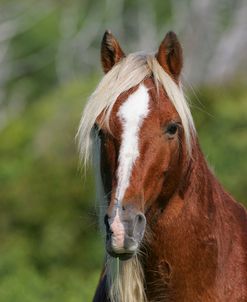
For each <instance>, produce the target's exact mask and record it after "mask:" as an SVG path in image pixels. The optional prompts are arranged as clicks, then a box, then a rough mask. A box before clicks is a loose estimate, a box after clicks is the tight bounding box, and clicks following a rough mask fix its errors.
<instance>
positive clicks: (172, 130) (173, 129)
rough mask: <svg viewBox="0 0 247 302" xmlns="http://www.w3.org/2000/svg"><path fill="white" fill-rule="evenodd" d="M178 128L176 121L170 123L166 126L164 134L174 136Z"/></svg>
mask: <svg viewBox="0 0 247 302" xmlns="http://www.w3.org/2000/svg"><path fill="white" fill-rule="evenodd" d="M177 130H178V125H177V124H176V123H170V124H168V125H167V127H166V131H165V132H166V134H168V135H169V136H174V135H175V134H176V132H177Z"/></svg>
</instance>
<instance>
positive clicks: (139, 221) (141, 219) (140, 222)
mask: <svg viewBox="0 0 247 302" xmlns="http://www.w3.org/2000/svg"><path fill="white" fill-rule="evenodd" d="M135 221H136V225H137V227H138V228H139V229H142V228H144V227H145V225H146V218H145V216H144V215H143V214H142V213H139V214H137V215H136V217H135Z"/></svg>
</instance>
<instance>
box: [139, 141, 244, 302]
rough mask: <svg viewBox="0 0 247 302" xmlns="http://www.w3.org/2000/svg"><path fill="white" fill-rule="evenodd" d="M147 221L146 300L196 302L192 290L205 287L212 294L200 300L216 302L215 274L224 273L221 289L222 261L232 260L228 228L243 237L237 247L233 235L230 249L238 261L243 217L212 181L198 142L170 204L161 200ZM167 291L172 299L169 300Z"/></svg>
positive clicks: (151, 211) (216, 182) (213, 177)
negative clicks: (165, 298) (233, 245)
mask: <svg viewBox="0 0 247 302" xmlns="http://www.w3.org/2000/svg"><path fill="white" fill-rule="evenodd" d="M230 221H231V223H229V222H230ZM239 221H242V223H241V224H240V222H239ZM244 221H245V222H244ZM147 223H148V225H149V228H150V229H149V230H148V231H147V236H146V251H147V252H146V253H145V249H144V255H145V257H144V258H143V263H144V271H145V279H146V285H147V295H148V298H149V300H150V301H152V299H154V298H155V297H157V295H156V294H157V291H160V297H167V300H168V301H169V298H170V297H173V300H174V301H182V300H183V301H184V299H185V297H186V299H187V300H186V299H185V300H186V301H196V300H197V299H194V298H195V297H196V295H197V293H195V291H196V292H197V291H198V292H200V291H201V292H203V293H204V292H205V289H207V288H211V289H212V290H210V291H209V292H208V293H206V295H208V296H207V299H206V298H205V299H204V300H205V301H216V300H217V299H216V298H215V295H216V293H215V291H214V288H215V286H216V285H215V278H216V275H217V276H218V275H219V274H221V273H222V274H223V275H222V278H221V279H222V280H223V281H222V282H223V283H222V284H221V288H224V282H225V283H227V282H228V281H227V280H225V279H224V274H225V275H226V276H227V274H226V271H227V270H228V272H229V271H230V270H229V267H228V268H226V267H227V266H225V264H224V263H227V262H228V261H229V259H230V257H232V254H231V253H232V250H233V247H232V237H231V232H233V229H234V232H235V233H238V234H241V235H243V237H242V239H241V236H239V238H240V239H239V240H238V242H237V243H236V237H235V239H234V240H235V245H237V246H238V247H241V248H239V249H238V251H237V252H236V250H235V251H234V253H235V254H237V258H236V259H240V260H239V261H240V263H242V262H243V261H244V260H243V259H244V258H243V253H244V252H243V251H245V249H246V247H247V240H245V246H244V244H243V243H242V241H243V238H244V231H243V230H246V226H247V219H246V214H245V212H244V210H243V208H242V207H241V206H239V205H237V204H236V203H235V202H234V201H233V200H232V198H231V197H230V196H229V195H228V194H227V193H226V192H225V191H224V190H223V188H222V187H221V185H220V184H219V182H218V181H217V180H216V178H215V176H214V175H213V173H212V172H211V171H210V169H209V168H208V165H207V163H206V161H205V159H204V156H203V154H202V152H201V150H200V148H199V146H198V144H196V145H195V146H194V150H193V160H191V161H190V162H189V163H188V165H187V169H186V170H185V173H184V175H183V177H182V180H181V183H180V185H179V189H178V190H177V191H176V192H175V193H174V194H173V196H172V197H171V198H170V200H168V201H167V200H165V201H164V205H163V207H162V206H161V203H160V202H159V203H157V204H156V205H155V204H154V205H153V207H152V209H151V210H150V211H149V213H148V215H147ZM242 232H243V234H242ZM244 248H245V249H244ZM230 255H231V256H230ZM219 259H220V262H219ZM236 259H235V261H237V260H236ZM241 261H242V262H241ZM221 262H222V264H220V263H221ZM243 263H244V262H243ZM219 266H220V269H219V271H217V270H218V268H219ZM240 277H241V278H242V275H240ZM239 282H240V283H241V280H240V281H239ZM170 292H172V293H174V295H175V296H174V295H172V296H170V294H169V293H170ZM175 293H176V294H175ZM174 297H175V298H174ZM192 297H193V298H192ZM198 297H199V296H198ZM199 300H200V301H202V300H203V298H201V299H199V298H198V300H197V301H199ZM204 300H203V301H204ZM155 301H156V300H155ZM217 301H218V300H217Z"/></svg>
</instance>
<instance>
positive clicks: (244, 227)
mask: <svg viewBox="0 0 247 302" xmlns="http://www.w3.org/2000/svg"><path fill="white" fill-rule="evenodd" d="M167 39H168V40H167ZM174 39H175V38H174V36H173V35H172V34H169V36H168V38H165V40H164V41H163V42H162V44H161V46H160V49H159V52H158V54H157V58H158V61H159V62H160V64H161V66H162V67H163V68H164V69H165V70H166V71H167V72H169V73H170V74H172V75H173V77H174V79H175V80H176V79H178V77H179V74H180V71H181V67H182V57H181V49H180V46H179V47H178V48H177V50H173V51H172V52H171V51H170V49H171V46H170V45H171V43H173V42H174V41H175V45H178V42H177V40H174ZM167 45H169V46H167ZM164 47H165V48H167V47H168V50H167V51H166V50H165V48H164ZM172 49H173V48H172ZM162 53H163V54H165V57H164V56H163V55H162ZM167 54H168V55H169V54H171V56H172V57H170V58H169V59H167ZM164 60H165V61H164ZM144 84H145V85H146V86H147V87H148V88H149V95H150V108H151V110H150V111H151V112H152V114H150V115H149V116H148V117H147V118H146V119H145V121H144V122H143V126H142V128H141V132H140V142H139V144H140V146H139V149H140V156H139V157H138V159H137V160H136V162H135V166H134V169H133V171H132V176H131V180H130V185H129V187H128V189H127V191H126V193H125V196H124V199H123V201H122V205H123V207H125V206H126V205H132V206H133V207H134V208H137V209H138V210H140V211H142V212H143V213H144V214H145V216H146V219H147V229H146V236H145V238H144V240H143V243H142V246H141V248H140V250H141V253H140V256H139V259H140V261H141V263H142V266H143V269H144V278H145V291H146V295H147V299H148V301H150V302H151V301H169V302H171V301H177V302H180V301H181V302H182V301H187V302H194V301H195V302H200V301H203V302H207V301H208V302H209V301H210V302H213V301H222V302H223V301H224V302H225V301H231V302H233V301H247V214H246V211H245V210H244V208H243V207H242V206H241V205H239V204H237V203H236V202H235V201H234V199H233V198H232V197H231V196H230V195H229V194H227V193H226V192H225V191H224V189H223V188H222V186H221V185H220V184H219V182H218V181H217V179H216V178H215V176H214V175H213V173H212V172H211V171H210V169H209V168H208V165H207V163H206V161H205V159H204V156H203V154H202V152H201V149H200V147H199V143H198V140H197V137H196V136H194V137H193V138H192V156H191V157H190V156H188V153H187V152H186V148H185V138H184V133H183V129H182V127H181V128H180V129H179V130H178V133H177V134H176V136H174V137H173V138H172V139H171V138H170V137H168V136H167V135H166V133H165V129H166V126H167V124H168V123H169V122H170V121H177V122H178V123H180V117H179V116H178V114H177V112H176V110H175V108H174V106H173V105H172V104H171V102H170V101H169V98H168V96H167V95H166V92H165V91H164V90H163V88H162V87H159V93H158V92H157V90H156V86H155V83H154V81H153V79H152V77H150V78H148V79H146V80H145V81H144ZM135 89H136V87H134V88H132V89H130V90H129V91H127V92H125V93H123V94H122V95H120V97H119V98H118V100H117V101H116V103H115V104H114V107H113V110H112V112H111V116H110V129H111V133H110V132H109V131H108V130H107V129H106V128H104V127H103V128H102V129H101V135H102V141H103V144H102V148H101V157H102V162H101V175H102V178H103V184H104V187H105V190H106V193H109V196H110V198H109V207H108V213H110V212H111V208H112V205H113V203H114V191H115V188H116V169H117V165H118V162H117V158H118V151H119V147H120V140H121V132H122V129H121V124H120V122H119V119H118V117H117V114H116V113H117V111H118V108H119V106H120V105H121V104H122V103H123V102H124V101H125V100H126V99H127V97H128V96H129V95H130V94H131V93H133V91H134V90H135ZM110 192H112V193H111V194H110ZM94 301H95V302H99V301H101V302H102V301H103V302H104V301H105V302H106V301H107V288H106V281H105V275H104V274H103V275H102V278H101V281H100V283H99V287H98V290H97V292H96V296H95V298H94ZM120 302H121V301H120Z"/></svg>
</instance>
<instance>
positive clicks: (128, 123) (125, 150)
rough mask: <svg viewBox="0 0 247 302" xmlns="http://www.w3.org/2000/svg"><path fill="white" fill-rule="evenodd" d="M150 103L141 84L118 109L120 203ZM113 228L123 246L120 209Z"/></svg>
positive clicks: (117, 244) (136, 154)
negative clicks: (120, 129) (119, 130)
mask: <svg viewBox="0 0 247 302" xmlns="http://www.w3.org/2000/svg"><path fill="white" fill-rule="evenodd" d="M148 103H149V95H148V91H147V88H146V87H145V86H144V85H142V84H141V85H140V86H139V88H138V89H137V90H136V91H135V92H134V93H133V94H131V95H130V96H129V97H128V99H127V100H126V101H125V102H124V103H123V104H122V105H121V107H120V108H119V111H118V116H119V118H120V121H121V123H122V128H123V132H122V141H121V146H120V151H119V158H118V161H119V166H118V171H117V177H118V184H117V189H116V200H117V202H118V203H119V204H120V203H121V201H122V199H123V197H124V193H125V191H126V190H127V188H128V186H129V182H130V177H131V172H132V168H133V165H134V163H135V161H136V159H137V158H138V156H139V132H140V128H141V126H142V123H143V120H144V119H145V117H147V115H148V112H149V108H148ZM111 229H112V231H113V238H114V237H115V240H113V241H114V243H115V244H114V245H115V248H117V247H118V248H123V244H124V226H123V224H122V222H121V220H120V217H119V212H118V209H117V211H116V216H115V217H114V220H113V223H112V225H111ZM114 231H115V232H114Z"/></svg>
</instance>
